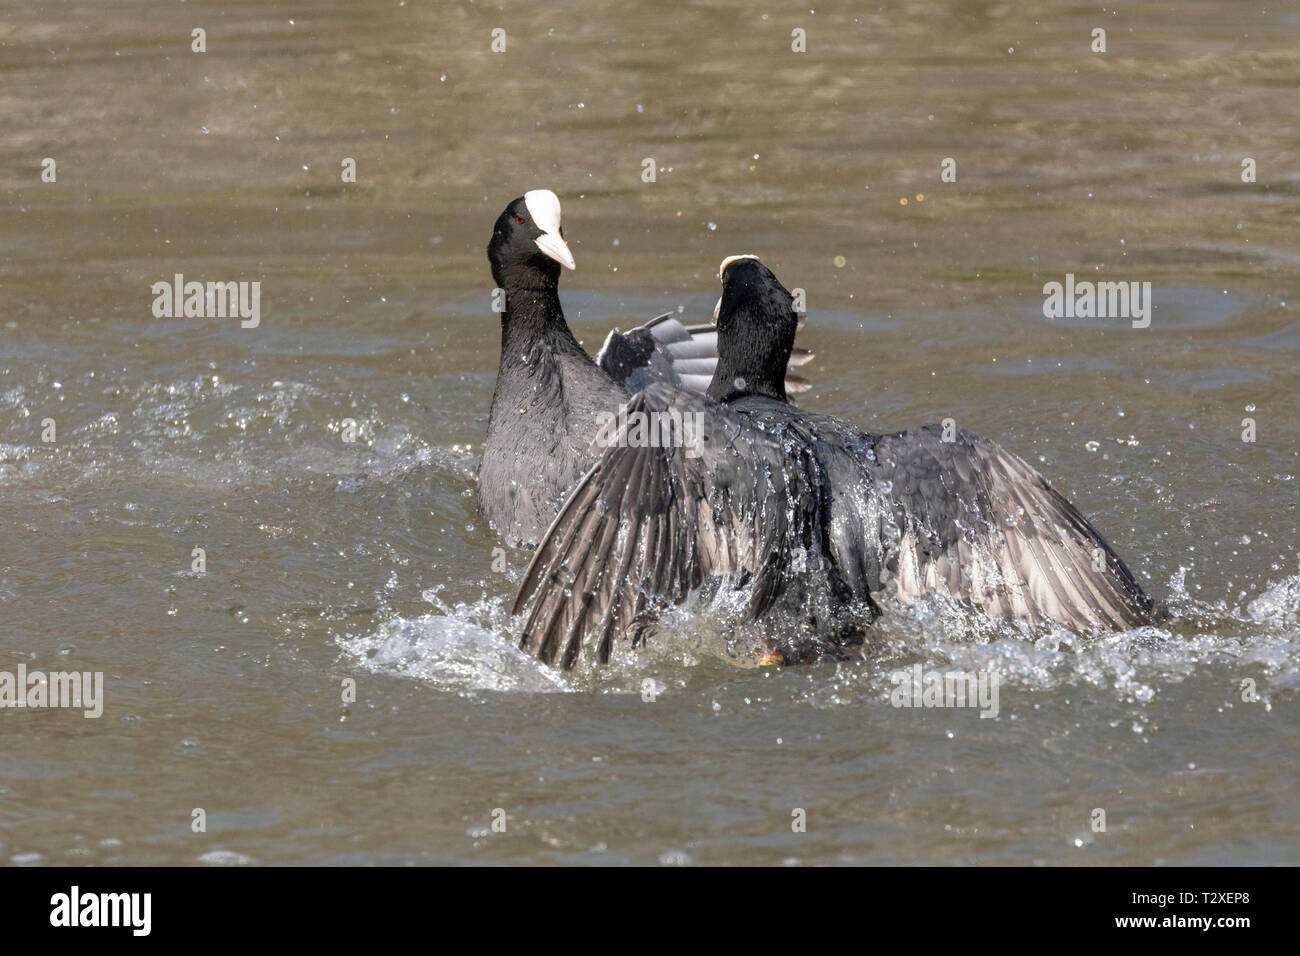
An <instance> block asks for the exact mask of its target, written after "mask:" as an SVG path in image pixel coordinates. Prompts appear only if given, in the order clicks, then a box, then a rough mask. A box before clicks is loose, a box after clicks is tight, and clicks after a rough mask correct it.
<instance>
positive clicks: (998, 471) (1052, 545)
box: [868, 425, 1151, 630]
mask: <svg viewBox="0 0 1300 956" xmlns="http://www.w3.org/2000/svg"><path fill="white" fill-rule="evenodd" d="M868 468H869V470H870V471H871V472H873V474H874V476H875V479H876V483H877V487H878V489H880V491H881V494H882V495H883V497H884V499H885V501H886V509H885V510H886V511H889V512H892V520H893V522H894V523H895V529H894V533H891V534H885V535H883V539H884V540H885V541H886V542H887V544H886V549H887V551H889V552H891V553H890V554H889V555H888V558H887V561H886V564H887V567H888V569H889V570H890V571H892V572H893V575H894V581H893V585H894V590H895V592H896V594H897V596H898V597H899V598H900V599H901V600H903V601H905V602H907V601H911V600H912V599H914V598H915V597H917V596H918V595H921V594H925V593H928V592H938V593H943V594H948V595H951V596H953V597H956V598H960V599H963V600H967V601H970V602H971V603H973V604H976V605H977V606H979V607H981V608H983V609H984V610H986V611H987V612H988V613H989V614H991V615H993V616H996V617H1001V616H1008V615H1009V616H1013V617H1015V618H1018V619H1020V620H1023V621H1027V622H1030V623H1040V622H1042V621H1044V620H1048V619H1051V620H1055V621H1058V622H1060V623H1062V624H1065V625H1066V626H1068V627H1071V628H1074V629H1081V630H1086V629H1089V628H1093V627H1102V628H1106V629H1110V630H1117V629H1124V628H1130V627H1137V626H1140V625H1142V624H1147V623H1150V613H1151V599H1150V598H1149V597H1148V596H1147V595H1146V594H1145V593H1144V592H1143V590H1142V588H1141V587H1140V586H1139V585H1138V583H1137V581H1136V580H1135V579H1134V578H1133V575H1132V573H1131V572H1130V571H1129V569H1128V568H1127V567H1125V566H1124V563H1123V562H1122V561H1121V560H1120V559H1119V557H1118V556H1117V555H1116V554H1115V552H1114V550H1113V549H1112V548H1111V547H1110V545H1109V544H1108V543H1107V542H1106V540H1105V539H1104V538H1102V536H1101V535H1100V534H1099V533H1098V532H1097V530H1096V529H1095V528H1094V527H1093V526H1092V525H1091V524H1090V523H1089V522H1088V520H1087V519H1086V518H1085V517H1084V516H1083V515H1082V514H1081V513H1080V512H1079V510H1078V509H1077V508H1075V507H1074V505H1072V504H1070V502H1069V501H1067V500H1066V499H1065V498H1064V497H1063V496H1062V495H1060V494H1059V493H1058V492H1057V491H1056V490H1055V489H1054V488H1052V487H1051V485H1049V484H1048V483H1047V481H1046V479H1044V478H1043V476H1042V475H1040V474H1039V473H1038V472H1037V471H1036V470H1035V469H1034V468H1032V467H1031V466H1030V465H1028V464H1027V463H1026V462H1025V461H1024V460H1022V459H1021V458H1019V457H1017V456H1016V455H1013V454H1012V453H1011V452H1009V451H1007V450H1006V449H1004V448H1002V447H1000V446H998V445H997V444H995V443H994V442H991V441H989V440H987V439H984V438H981V437H979V436H978V435H973V434H971V433H969V432H965V431H962V430H958V431H957V432H956V435H955V440H954V441H951V442H944V441H943V440H942V429H941V428H940V426H937V425H930V426H926V427H925V428H921V429H914V430H911V431H907V432H902V433H899V434H895V435H882V436H880V437H878V438H877V439H876V441H875V461H874V462H872V463H871V464H870V465H869V466H868ZM885 489H888V490H887V491H886V490H885Z"/></svg>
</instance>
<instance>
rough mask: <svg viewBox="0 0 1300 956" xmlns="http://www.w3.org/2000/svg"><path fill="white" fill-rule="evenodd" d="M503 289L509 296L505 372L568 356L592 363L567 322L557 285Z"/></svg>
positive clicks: (512, 285)
mask: <svg viewBox="0 0 1300 956" xmlns="http://www.w3.org/2000/svg"><path fill="white" fill-rule="evenodd" d="M530 286H531V287H530ZM503 288H504V289H505V294H506V310H505V311H504V312H503V313H501V366H502V367H503V368H505V367H507V366H510V365H516V364H520V363H524V362H528V361H536V359H537V358H538V357H539V356H543V357H544V356H546V355H552V354H559V353H565V352H567V353H571V354H576V355H581V356H583V357H584V358H587V359H588V361H590V358H589V357H588V356H587V353H586V352H584V351H583V349H582V346H581V345H579V344H578V340H577V339H575V338H574V337H573V333H572V332H571V331H570V330H569V324H568V323H567V322H565V321H564V310H563V309H562V308H561V307H560V296H559V292H558V290H557V288H556V285H555V283H554V282H550V283H547V282H525V283H507V284H505V285H504V286H503ZM534 353H536V354H534ZM525 355H527V356H528V358H527V359H525Z"/></svg>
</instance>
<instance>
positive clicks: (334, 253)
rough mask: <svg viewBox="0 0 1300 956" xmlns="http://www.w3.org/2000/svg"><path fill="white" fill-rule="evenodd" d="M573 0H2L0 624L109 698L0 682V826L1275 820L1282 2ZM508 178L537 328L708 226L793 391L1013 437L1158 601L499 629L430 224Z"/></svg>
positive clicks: (269, 844) (1287, 82)
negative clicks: (836, 639) (499, 38)
mask: <svg viewBox="0 0 1300 956" xmlns="http://www.w3.org/2000/svg"><path fill="white" fill-rule="evenodd" d="M620 6H621V7H622V9H619V10H617V11H615V10H613V9H606V8H605V7H602V6H600V5H594V4H593V5H586V4H576V3H552V4H546V3H540V4H529V5H513V4H512V5H507V6H494V5H490V4H482V3H478V4H466V3H436V4H435V3H421V2H416V0H407V2H406V3H405V4H401V3H400V2H398V0H393V2H384V3H355V4H348V3H329V2H317V3H313V4H309V5H306V4H303V5H282V4H278V3H262V2H256V3H255V2H234V3H227V4H224V5H223V6H222V7H221V9H215V8H210V7H205V6H200V5H196V4H173V3H118V4H114V5H112V6H111V7H106V6H104V5H100V4H90V3H66V4H41V5H13V4H11V5H9V6H7V7H6V8H5V11H4V15H3V17H2V18H0V190H2V195H3V198H2V203H3V215H0V256H2V257H0V670H10V671H12V670H15V669H16V668H17V667H18V665H19V664H25V665H26V667H27V668H28V669H29V670H37V669H43V670H47V671H54V670H67V669H72V668H75V669H77V670H82V671H92V672H93V671H103V672H104V674H105V682H106V689H105V701H104V713H103V716H102V717H101V718H99V719H96V720H88V719H84V718H83V717H82V716H81V715H80V713H73V712H69V711H51V710H45V711H31V710H23V711H19V710H8V711H0V859H3V860H7V861H17V862H20V863H21V862H39V863H56V864H63V863H77V862H93V863H193V862H196V861H200V860H202V861H204V862H229V861H240V860H251V861H255V862H257V863H263V864H273V863H284V862H310V863H392V862H417V863H423V862H509V861H515V862H592V863H602V862H611V863H622V862H626V863H654V862H656V861H664V862H681V861H685V860H690V861H693V862H696V863H705V864H710V863H778V862H782V861H790V860H797V861H799V862H802V863H836V862H842V861H850V862H867V863H947V862H952V863H1029V862H1039V861H1041V862H1046V863H1161V862H1163V863H1229V862H1250V863H1283V862H1294V861H1295V860H1296V858H1297V850H1298V848H1300V838H1298V837H1300V799H1298V798H1297V796H1296V786H1295V785H1296V780H1297V768H1298V765H1300V758H1298V757H1297V753H1298V752H1300V720H1298V719H1297V715H1296V701H1297V689H1298V686H1300V646H1298V641H1300V559H1298V557H1297V552H1296V541H1297V523H1298V519H1297V509H1296V502H1297V497H1298V496H1297V480H1296V474H1297V471H1298V470H1300V464H1298V463H1297V449H1298V448H1300V415H1298V414H1297V382H1298V381H1300V376H1298V375H1297V363H1298V361H1300V322H1298V321H1297V319H1296V317H1295V316H1296V311H1297V306H1300V284H1298V283H1297V278H1296V276H1297V272H1298V263H1300V239H1298V238H1297V229H1296V226H1297V221H1298V216H1297V213H1298V212H1300V166H1298V165H1297V157H1300V127H1298V125H1297V122H1296V111H1295V103H1296V94H1297V90H1296V88H1297V85H1300V9H1298V8H1296V7H1295V6H1294V5H1292V4H1277V5H1270V9H1268V10H1266V11H1262V10H1259V9H1257V8H1256V7H1251V6H1248V5H1242V4H1238V3H1231V2H1221V3H1200V2H1189V3H1179V4H1167V5H1163V4H1144V5H1142V6H1141V7H1140V8H1138V7H1133V8H1130V7H1127V6H1126V7H1123V8H1119V9H1116V10H1113V11H1112V10H1111V9H1110V8H1107V9H1106V10H1104V11H1103V10H1102V9H1101V8H1097V7H1095V6H1090V5H1083V4H1078V5H1071V4H1055V3H1053V4H1036V5H1030V6H1029V7H1023V6H1022V5H1019V4H1011V3H981V2H950V3H905V4H898V5H885V6H876V5H853V4H839V5H836V4H831V5H827V6H825V7H823V6H822V5H820V4H818V5H816V6H815V10H816V12H815V13H812V12H811V11H810V10H809V9H808V8H807V7H797V6H793V5H784V6H783V5H768V6H767V7H764V6H762V5H758V6H755V5H753V4H743V3H734V2H721V0H719V2H698V3H692V4H689V5H684V6H682V7H681V8H680V9H671V8H666V7H665V5H663V4H652V3H639V4H631V5H620ZM1274 6H1275V7H1276V9H1273V8H1272V7H1274ZM195 27H202V28H204V29H205V30H206V31H207V37H206V40H207V52H206V53H203V54H197V53H192V52H191V51H190V44H191V30H193V29H194V28H195ZM796 27H797V28H801V29H804V30H806V33H807V52H806V53H802V54H796V53H793V52H792V51H791V49H790V45H791V37H790V34H791V31H792V30H793V29H795V28H796ZM1095 27H1102V28H1104V29H1105V30H1106V31H1107V52H1106V53H1105V54H1095V53H1092V52H1090V51H1089V45H1090V43H1091V38H1090V37H1091V31H1092V30H1093V28H1095ZM495 28H502V29H504V30H505V31H506V37H507V49H506V52H505V53H503V54H494V53H492V52H491V50H490V45H491V42H492V35H491V34H492V30H493V29H495ZM46 157H49V158H52V159H54V160H55V162H56V170H57V181H56V182H52V183H44V182H42V181H41V168H42V164H41V161H42V159H44V158H46ZM345 157H347V158H352V159H354V160H355V161H356V166H357V174H358V175H357V182H356V183H355V184H352V183H348V184H344V183H342V182H341V181H340V169H341V163H342V161H343V159H344V158H345ZM1246 157H1250V158H1252V159H1254V160H1255V162H1256V168H1257V182H1255V183H1253V184H1247V183H1243V182H1242V180H1241V171H1242V168H1241V163H1242V160H1243V158H1246ZM645 158H652V159H653V160H654V164H655V167H656V169H657V170H658V172H657V181H656V182H654V183H651V184H647V183H644V182H642V179H641V171H642V168H643V166H642V161H643V159H645ZM945 158H952V159H953V160H954V161H955V163H956V172H957V181H956V182H948V183H945V182H941V181H940V168H941V163H942V161H943V160H944V159H945ZM536 186H545V187H549V188H551V189H554V190H555V191H556V192H557V193H558V194H559V195H560V197H561V199H562V201H563V203H564V212H565V232H566V234H567V236H568V237H569V240H570V243H571V245H572V247H573V250H574V254H575V256H576V258H577V261H578V270H577V271H576V272H574V273H566V275H565V276H564V279H563V282H564V289H563V292H564V299H565V302H566V307H567V309H568V312H569V316H570V318H571V320H572V324H573V325H574V328H575V330H576V331H577V332H578V334H579V337H580V338H582V339H584V341H585V342H586V343H587V345H588V346H589V347H591V348H593V349H594V348H595V347H596V346H597V345H598V344H599V341H600V339H602V338H603V336H604V334H605V332H606V331H607V329H608V328H609V327H610V326H611V325H613V324H616V323H620V322H621V323H622V324H623V325H624V326H626V325H627V324H628V323H629V321H631V320H633V319H638V320H639V319H644V318H647V317H649V316H651V315H654V314H656V313H657V312H659V311H662V310H664V309H668V308H676V307H680V308H681V309H682V310H683V312H684V315H685V316H686V317H687V318H691V319H696V320H699V319H703V318H704V317H705V316H707V314H708V313H709V311H710V310H711V308H712V305H713V301H714V299H715V297H716V294H717V293H716V289H717V286H716V281H715V280H714V279H713V273H714V270H715V269H716V266H717V263H718V261H719V260H720V259H721V258H722V257H723V256H724V255H727V254H731V253H738V252H753V253H758V254H760V255H762V256H763V258H764V260H765V261H766V262H767V263H768V264H769V265H770V266H771V267H772V268H773V269H774V270H775V271H776V272H777V274H778V275H779V276H780V277H781V278H782V279H783V280H784V281H785V283H786V284H787V285H788V286H791V287H795V286H798V287H801V288H804V289H806V290H807V295H808V307H809V312H810V317H809V323H808V326H807V328H806V329H805V330H804V331H803V332H802V333H801V344H804V345H807V346H808V347H811V348H813V349H815V350H816V351H817V355H818V357H817V360H816V362H815V363H814V364H812V365H810V366H808V367H807V372H808V373H809V374H810V375H811V376H812V377H813V378H815V381H816V387H815V388H814V390H813V391H812V392H811V393H809V394H808V395H807V396H805V397H804V399H803V404H805V405H807V406H808V407H810V408H816V409H822V410H829V411H833V412H835V413H837V414H842V415H845V416H848V417H850V418H852V419H854V420H856V421H858V422H860V423H862V424H863V425H865V426H869V427H872V428H879V429H882V430H884V429H894V428H899V427H904V426H907V425H911V424H918V423H921V422H928V421H935V420H938V419H941V418H944V417H949V416H951V417H953V418H955V419H956V420H957V421H958V422H959V423H960V424H961V425H963V426H965V427H968V428H971V429H972V430H975V431H978V432H981V433H983V434H986V435H988V436H990V437H993V438H995V439H997V440H998V441H1000V442H1002V443H1003V444H1005V445H1006V446H1007V447H1009V448H1011V449H1012V450H1014V451H1017V452H1019V453H1020V454H1021V455H1023V456H1024V457H1026V458H1027V459H1029V460H1031V461H1033V462H1034V463H1036V464H1038V465H1039V467H1041V469H1042V470H1043V471H1044V472H1045V473H1046V474H1047V475H1048V476H1049V477H1050V478H1051V479H1052V480H1053V481H1054V482H1055V483H1056V484H1057V486H1058V487H1059V488H1061V490H1062V491H1064V492H1065V493H1066V494H1067V495H1068V496H1070V497H1071V498H1072V499H1073V500H1074V501H1076V502H1077V503H1078V504H1079V505H1080V506H1081V507H1082V508H1083V510H1084V511H1085V512H1087V513H1088V514H1089V515H1090V516H1092V518H1093V519H1094V521H1095V523H1096V524H1097V526H1098V527H1099V528H1101V529H1102V531H1103V533H1105V534H1106V535H1107V536H1108V537H1109V538H1110V539H1111V541H1112V542H1113V543H1114V544H1115V546H1116V548H1117V549H1118V550H1119V552H1120V553H1121V554H1122V555H1124V556H1125V557H1126V558H1127V559H1128V561H1129V563H1130V565H1131V566H1132V567H1133V569H1134V571H1135V572H1136V573H1137V574H1138V576H1139V578H1140V580H1141V581H1142V582H1143V583H1144V585H1145V586H1146V587H1147V588H1148V590H1150V591H1151V592H1152V593H1153V595H1154V596H1155V597H1156V598H1157V599H1158V600H1162V601H1165V602H1167V603H1168V605H1169V607H1170V609H1171V611H1172V615H1173V616H1172V620H1171V623H1170V624H1169V626H1168V628H1166V629H1162V630H1153V631H1150V632H1144V633H1140V634H1130V635H1119V636H1116V637H1113V638H1109V639H1104V640H1094V641H1083V640H1077V639H1075V638H1073V637H1072V636H1071V635H1068V634H1065V633H1058V634H1050V635H1047V636H1045V637H1038V636H1034V635H1026V634H1024V633H1022V632H1020V631H1017V630H1014V629H1010V628H996V627H992V626H989V625H983V624H981V623H980V622H978V621H975V620H971V619H969V618H968V617H964V616H962V615H960V614H957V613H955V612H953V611H952V610H951V609H944V608H939V607H921V608H916V609H913V610H910V611H904V610H899V609H896V608H895V609H893V610H892V611H890V613H888V614H887V615H886V617H885V619H884V620H883V621H882V622H881V625H880V639H879V643H878V647H877V649H876V654H875V657H874V658H873V659H872V660H870V661H855V662H850V663H847V664H842V665H839V666H821V667H805V668H788V669H782V670H773V669H767V668H764V669H761V670H760V669H754V668H741V667H737V666H735V665H733V664H732V663H731V662H730V661H729V660H728V659H727V658H726V657H725V655H723V654H721V653H720V652H719V651H718V650H717V645H716V641H715V640H714V639H713V638H712V636H711V632H710V626H709V623H708V621H707V620H698V619H696V618H695V617H694V616H693V615H691V614H679V615H676V616H674V617H673V618H671V620H670V622H669V623H670V627H669V630H670V632H671V634H672V637H671V638H665V639H662V640H661V641H660V642H658V643H656V645H655V646H653V647H651V648H649V649H647V651H646V652H644V653H642V654H640V655H638V656H636V657H633V658H628V659H622V660H618V661H616V662H615V663H614V664H613V665H612V666H611V667H609V668H606V669H603V670H599V671H594V672H593V671H590V670H586V671H580V672H579V673H577V674H575V675H566V676H564V677H560V676H559V675H557V674H556V673H555V672H552V671H550V670H548V669H545V668H540V667H538V666H536V665H535V664H534V663H533V662H531V661H529V660H528V659H526V658H524V657H522V656H521V655H519V654H518V653H517V652H515V651H514V650H513V648H512V646H511V643H510V635H511V633H512V631H511V623H510V621H509V619H508V618H507V616H506V610H505V609H506V607H507V605H508V603H509V601H510V599H511V597H512V596H513V583H514V581H515V580H516V579H517V577H518V575H519V573H520V571H521V569H522V567H523V564H524V563H525V561H526V558H527V556H526V555H525V554H523V553H520V552H510V553H509V554H508V556H507V557H508V565H509V570H508V571H507V572H506V573H504V574H503V573H499V572H495V571H493V570H492V560H493V548H494V547H496V546H497V545H498V544H499V542H498V540H497V538H496V537H495V535H494V534H493V533H492V531H491V530H490V529H489V528H487V527H485V526H484V523H483V521H482V520H481V519H480V518H479V516H478V515H477V514H476V513H475V510H474V501H473V494H474V487H475V484H474V474H475V469H476V465H477V463H476V458H475V452H476V450H477V449H478V448H479V447H480V445H481V442H482V440H483V435H484V430H485V427H486V420H487V406H488V401H489V398H490V395H491V391H492V383H493V375H494V372H495V368H496V361H497V346H498V328H497V321H496V317H495V316H494V315H493V314H492V313H491V312H490V308H489V294H490V288H491V278H490V275H489V273H488V269H487V264H486V261H485V257H484V254H483V249H484V247H485V245H486V242H487V239H488V236H489V233H490V229H491V224H492V222H493V220H494V218H495V217H496V215H497V213H498V212H499V211H500V209H501V208H503V207H504V205H505V204H506V202H508V201H509V200H510V199H511V198H513V197H514V196H516V195H519V194H520V193H522V192H523V191H524V190H525V189H528V188H532V187H536ZM903 199H907V200H908V201H907V203H906V204H903V202H902V200H903ZM837 257H842V259H839V260H837ZM837 263H842V264H837ZM178 272H179V273H183V274H184V275H185V276H186V278H187V279H196V280H208V281H254V280H256V281H260V282H261V283H262V286H261V288H262V298H261V323H260V325H259V326H258V327H257V328H247V329H245V328H241V327H240V323H239V321H238V319H202V318H190V319H184V318H182V319H157V318H154V316H153V314H152V312H151V305H152V302H153V295H152V293H151V292H150V285H151V284H152V283H154V282H157V281H170V279H171V277H172V276H173V275H174V274H176V273H178ZM1066 273H1074V274H1075V275H1076V276H1077V277H1078V278H1079V279H1080V280H1082V279H1084V278H1094V279H1095V278H1105V279H1111V280H1121V279H1122V280H1135V281H1149V282H1151V283H1152V285H1153V288H1154V299H1155V305H1156V309H1155V312H1154V315H1153V321H1152V323H1151V326H1150V328H1147V329H1133V328H1131V327H1129V324H1128V323H1127V322H1125V321H1123V320H1100V319H1064V318H1061V319H1057V320H1055V321H1049V320H1048V319H1046V318H1044V317H1043V314H1042V304H1043V294H1042V287H1043V284H1044V283H1045V282H1049V281H1063V279H1064V276H1065V274H1066ZM1244 418H1251V419H1253V420H1254V421H1255V423H1256V428H1257V436H1256V437H1257V440H1256V441H1255V442H1253V443H1247V442H1243V441H1242V430H1243V425H1242V420H1243V419H1244ZM47 419H53V421H54V423H55V432H56V435H55V441H53V442H48V443H47V442H44V441H42V432H43V431H44V429H45V425H44V424H43V423H44V422H45V420H47ZM345 419H353V420H354V421H355V422H356V423H357V425H358V428H359V430H360V436H361V438H360V441H358V442H356V443H352V444H348V443H345V442H344V441H343V440H342V428H343V422H344V420H345ZM195 548H203V549H204V552H205V556H206V573H205V574H203V575H198V574H195V573H193V572H192V570H191V567H192V552H193V549H195ZM915 663H920V664H922V665H923V666H924V667H926V668H937V669H947V668H949V667H953V668H959V669H962V670H968V671H984V672H989V673H996V674H997V675H998V676H999V677H1000V679H1001V692H1000V712H999V716H998V717H997V719H992V720H982V719H980V718H979V717H978V714H977V713H976V712H975V711H973V710H952V709H948V710H923V709H921V710H918V709H896V708H893V707H891V706H890V704H889V696H890V690H891V688H892V686H893V685H892V683H891V681H890V679H889V677H888V675H889V672H890V671H892V670H894V669H896V668H899V667H910V666H911V665H913V664H915ZM349 678H350V679H353V680H355V681H356V693H357V700H356V701H355V703H350V704H344V703H342V700H341V687H342V685H343V682H344V681H345V680H347V679H349ZM647 679H650V680H653V681H654V682H656V683H655V686H656V687H657V688H659V692H658V694H657V696H656V698H655V699H654V700H653V701H647V700H644V699H643V697H642V694H641V688H642V686H643V682H644V681H645V680H647ZM1245 680H1252V681H1254V682H1255V686H1256V688H1257V691H1258V697H1259V699H1258V700H1257V701H1254V702H1245V701H1243V700H1242V690H1241V685H1242V682H1243V681H1245ZM195 808H202V809H203V810H204V811H205V812H206V822H207V831H206V832H205V833H194V832H192V828H191V820H192V814H193V811H194V809H195ZM497 808H500V809H501V810H502V811H504V817H505V820H506V824H507V825H506V829H505V832H494V831H493V830H492V829H491V824H492V822H493V811H494V810H496V809H497ZM795 808H801V809H803V810H805V811H806V815H807V832H804V833H796V832H792V828H791V821H792V813H793V811H794V810H795ZM1095 808H1102V809H1104V810H1105V811H1106V818H1107V828H1106V831H1105V832H1094V831H1093V829H1092V827H1091V825H1090V821H1091V819H1092V817H1093V811H1094V809H1095ZM498 816H500V814H498Z"/></svg>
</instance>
